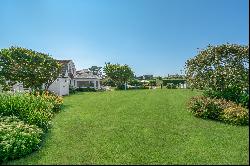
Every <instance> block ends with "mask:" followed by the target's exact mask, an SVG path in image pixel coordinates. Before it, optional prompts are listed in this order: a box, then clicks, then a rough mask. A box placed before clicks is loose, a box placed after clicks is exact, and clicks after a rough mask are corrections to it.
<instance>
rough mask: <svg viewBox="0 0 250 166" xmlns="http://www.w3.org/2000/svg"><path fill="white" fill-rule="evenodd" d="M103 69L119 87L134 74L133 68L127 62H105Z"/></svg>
mask: <svg viewBox="0 0 250 166" xmlns="http://www.w3.org/2000/svg"><path fill="white" fill-rule="evenodd" d="M103 70H104V72H105V74H106V75H107V76H108V77H109V78H110V79H111V80H112V81H113V82H114V83H115V84H116V86H117V87H118V88H121V87H122V86H123V85H124V84H125V83H127V82H128V81H129V80H130V79H131V78H133V76H134V74H133V71H132V69H131V68H130V67H129V66H128V65H126V64H125V65H120V64H110V63H105V66H104V68H103Z"/></svg>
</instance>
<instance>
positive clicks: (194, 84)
mask: <svg viewBox="0 0 250 166" xmlns="http://www.w3.org/2000/svg"><path fill="white" fill-rule="evenodd" d="M186 76H187V81H188V83H189V86H190V87H191V88H198V89H208V88H209V89H212V90H215V91H224V90H226V89H228V88H232V87H237V88H238V89H241V90H243V89H245V88H248V87H249V46H242V45H237V44H223V45H218V46H211V45H209V46H208V47H207V48H206V49H203V50H201V51H200V52H199V53H198V55H196V56H195V57H194V58H192V59H189V60H188V61H187V62H186Z"/></svg>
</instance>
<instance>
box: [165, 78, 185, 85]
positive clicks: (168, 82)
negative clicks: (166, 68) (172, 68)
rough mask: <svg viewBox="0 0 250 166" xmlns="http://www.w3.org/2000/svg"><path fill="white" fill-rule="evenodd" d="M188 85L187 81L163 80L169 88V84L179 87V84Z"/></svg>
mask: <svg viewBox="0 0 250 166" xmlns="http://www.w3.org/2000/svg"><path fill="white" fill-rule="evenodd" d="M184 83H186V80H185V79H164V80H163V85H164V86H167V85H168V84H173V85H175V86H178V85H179V84H184Z"/></svg>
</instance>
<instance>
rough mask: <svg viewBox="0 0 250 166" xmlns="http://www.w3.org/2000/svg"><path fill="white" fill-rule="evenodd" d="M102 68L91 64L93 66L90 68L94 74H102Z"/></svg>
mask: <svg viewBox="0 0 250 166" xmlns="http://www.w3.org/2000/svg"><path fill="white" fill-rule="evenodd" d="M101 68H102V67H98V66H91V68H89V70H90V71H92V72H93V74H94V75H98V74H100V70H101Z"/></svg>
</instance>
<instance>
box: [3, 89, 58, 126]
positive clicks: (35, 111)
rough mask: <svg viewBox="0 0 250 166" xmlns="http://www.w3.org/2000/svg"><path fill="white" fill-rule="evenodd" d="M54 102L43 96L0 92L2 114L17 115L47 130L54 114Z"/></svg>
mask: <svg viewBox="0 0 250 166" xmlns="http://www.w3.org/2000/svg"><path fill="white" fill-rule="evenodd" d="M53 104H54V103H53V102H49V100H48V99H46V98H44V97H41V96H39V97H37V96H34V95H30V94H7V93H3V94H0V115H2V116H11V115H15V116H17V117H18V118H19V119H21V120H23V121H25V122H26V123H28V124H31V125H37V126H38V127H41V128H43V129H45V130H47V129H48V127H49V125H50V119H51V118H52V116H53V107H54V106H53ZM56 107H57V106H56Z"/></svg>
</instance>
